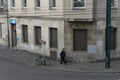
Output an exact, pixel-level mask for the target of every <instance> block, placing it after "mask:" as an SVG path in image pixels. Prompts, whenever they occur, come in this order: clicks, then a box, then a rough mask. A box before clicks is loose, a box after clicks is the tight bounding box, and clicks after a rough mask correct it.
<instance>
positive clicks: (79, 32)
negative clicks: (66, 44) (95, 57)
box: [73, 29, 87, 51]
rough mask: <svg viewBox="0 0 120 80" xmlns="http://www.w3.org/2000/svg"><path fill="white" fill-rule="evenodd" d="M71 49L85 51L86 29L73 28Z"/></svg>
mask: <svg viewBox="0 0 120 80" xmlns="http://www.w3.org/2000/svg"><path fill="white" fill-rule="evenodd" d="M73 50H74V51H87V30H86V29H74V30H73Z"/></svg>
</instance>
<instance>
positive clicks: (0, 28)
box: [0, 23, 2, 38]
mask: <svg viewBox="0 0 120 80" xmlns="http://www.w3.org/2000/svg"><path fill="white" fill-rule="evenodd" d="M0 38H2V24H1V23H0Z"/></svg>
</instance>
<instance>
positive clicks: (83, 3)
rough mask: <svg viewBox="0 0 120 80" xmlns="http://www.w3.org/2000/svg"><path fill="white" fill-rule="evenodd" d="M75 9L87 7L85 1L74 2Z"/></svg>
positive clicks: (75, 0)
mask: <svg viewBox="0 0 120 80" xmlns="http://www.w3.org/2000/svg"><path fill="white" fill-rule="evenodd" d="M73 3H74V4H73V7H74V8H82V7H85V0H73Z"/></svg>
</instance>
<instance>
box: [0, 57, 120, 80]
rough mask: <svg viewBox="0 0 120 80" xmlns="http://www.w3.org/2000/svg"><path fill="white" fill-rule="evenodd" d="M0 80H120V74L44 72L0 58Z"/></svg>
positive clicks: (44, 70) (43, 70) (40, 69)
mask: <svg viewBox="0 0 120 80" xmlns="http://www.w3.org/2000/svg"><path fill="white" fill-rule="evenodd" d="M0 80H120V73H87V72H84V73H79V72H64V71H55V70H46V69H42V68H37V67H32V66H29V65H26V64H22V63H18V62H15V61H11V60H7V59H1V58H0Z"/></svg>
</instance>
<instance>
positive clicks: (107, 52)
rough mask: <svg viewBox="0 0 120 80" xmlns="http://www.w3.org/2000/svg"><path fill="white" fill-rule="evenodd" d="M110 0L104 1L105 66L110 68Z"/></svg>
mask: <svg viewBox="0 0 120 80" xmlns="http://www.w3.org/2000/svg"><path fill="white" fill-rule="evenodd" d="M110 29H111V0H107V3H106V59H105V60H106V61H105V63H106V64H105V66H106V68H110Z"/></svg>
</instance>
